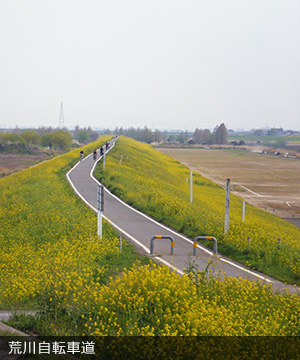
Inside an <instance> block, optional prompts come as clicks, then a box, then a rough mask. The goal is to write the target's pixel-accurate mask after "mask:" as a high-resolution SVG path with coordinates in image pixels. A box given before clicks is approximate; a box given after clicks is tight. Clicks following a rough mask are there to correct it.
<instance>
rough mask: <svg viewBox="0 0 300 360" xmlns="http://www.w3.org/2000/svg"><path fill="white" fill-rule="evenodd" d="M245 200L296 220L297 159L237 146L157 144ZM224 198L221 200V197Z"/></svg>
mask: <svg viewBox="0 0 300 360" xmlns="http://www.w3.org/2000/svg"><path fill="white" fill-rule="evenodd" d="M157 150H159V151H161V152H162V153H164V154H167V155H169V156H171V157H173V158H175V159H177V160H179V161H180V162H181V163H183V164H185V165H187V166H188V167H189V168H190V169H192V170H195V171H197V172H198V173H200V174H201V175H203V176H205V177H207V178H209V179H211V180H213V181H214V182H216V183H218V184H220V185H221V186H224V187H225V182H226V179H230V180H231V181H230V183H231V191H232V192H233V193H235V194H236V195H238V196H240V197H242V198H243V199H244V200H245V201H247V202H248V203H249V204H251V205H254V206H257V207H260V208H262V209H265V210H267V211H270V212H273V213H275V214H277V215H278V216H280V217H282V218H293V219H294V220H291V219H290V220H291V222H294V223H295V224H297V225H299V224H300V160H299V159H296V158H285V157H283V156H275V155H262V154H259V153H254V152H250V151H249V150H241V149H199V148H198V149H184V148H181V149H177V148H169V149H168V148H158V149H157ZM224 201H225V200H224Z"/></svg>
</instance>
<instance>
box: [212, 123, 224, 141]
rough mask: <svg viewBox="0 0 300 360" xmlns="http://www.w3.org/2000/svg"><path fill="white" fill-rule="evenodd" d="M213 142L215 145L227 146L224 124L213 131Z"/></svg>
mask: <svg viewBox="0 0 300 360" xmlns="http://www.w3.org/2000/svg"><path fill="white" fill-rule="evenodd" d="M214 142H215V143H216V144H219V145H221V144H227V129H226V126H225V124H224V123H222V124H221V125H220V126H216V128H215V130H214Z"/></svg>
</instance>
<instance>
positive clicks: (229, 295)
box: [85, 263, 300, 336]
mask: <svg viewBox="0 0 300 360" xmlns="http://www.w3.org/2000/svg"><path fill="white" fill-rule="evenodd" d="M197 275H198V276H197ZM221 279H222V280H221ZM94 301H95V303H96V304H97V305H96V308H97V309H98V311H97V313H90V314H89V315H88V319H87V320H88V321H87V323H86V325H85V326H86V328H87V330H88V333H89V334H90V335H94V336H110V335H125V336H131V335H135V336H138V335H147V336H188V335H191V336H249V335H250V336H298V335H299V331H300V330H299V318H300V299H299V296H298V295H289V294H288V293H284V294H275V293H274V292H273V291H272V289H271V287H270V286H268V285H263V284H262V283H260V282H251V281H249V280H247V279H236V278H231V277H225V278H223V276H222V274H221V273H219V274H216V275H215V276H211V273H210V272H207V273H206V274H203V273H199V272H193V273H189V274H188V276H186V275H185V276H179V275H178V274H176V273H175V272H173V271H170V270H169V269H168V268H167V267H166V266H157V265H156V264H155V263H153V264H150V265H146V266H144V267H140V266H134V267H133V268H132V269H131V270H126V271H124V273H123V275H122V276H119V277H118V278H115V279H114V280H113V281H111V282H110V284H109V285H107V286H104V287H102V288H101V291H100V292H99V293H98V294H97V296H96V297H95V299H94Z"/></svg>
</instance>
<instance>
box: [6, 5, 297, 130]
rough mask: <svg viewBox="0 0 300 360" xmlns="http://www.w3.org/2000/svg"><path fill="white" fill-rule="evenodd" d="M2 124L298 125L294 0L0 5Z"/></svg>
mask: <svg viewBox="0 0 300 360" xmlns="http://www.w3.org/2000/svg"><path fill="white" fill-rule="evenodd" d="M0 45H1V55H0V81H1V85H0V127H15V126H19V127H39V126H52V127H57V126H58V125H59V115H60V104H61V102H63V108H64V125H65V126H67V127H70V128H71V127H74V126H75V125H79V126H80V127H83V126H91V127H93V128H111V129H114V128H115V127H116V126H119V127H120V126H123V127H125V128H127V127H130V126H133V127H144V126H147V127H149V128H151V129H156V128H158V129H182V130H185V129H187V130H192V131H193V130H195V128H196V127H198V128H202V129H204V128H209V129H213V128H214V127H215V126H216V125H219V124H221V123H222V122H224V123H225V125H226V127H227V128H228V129H241V128H244V129H252V128H261V127H283V128H284V129H295V130H300V1H299V0H0Z"/></svg>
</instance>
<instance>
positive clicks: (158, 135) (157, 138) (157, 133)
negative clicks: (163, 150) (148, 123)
mask: <svg viewBox="0 0 300 360" xmlns="http://www.w3.org/2000/svg"><path fill="white" fill-rule="evenodd" d="M161 139H162V137H161V133H160V131H159V130H157V129H156V130H155V132H154V141H155V142H157V143H160V142H161Z"/></svg>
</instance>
